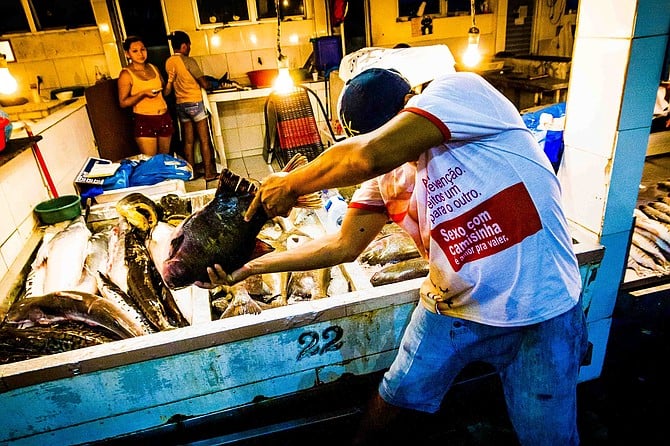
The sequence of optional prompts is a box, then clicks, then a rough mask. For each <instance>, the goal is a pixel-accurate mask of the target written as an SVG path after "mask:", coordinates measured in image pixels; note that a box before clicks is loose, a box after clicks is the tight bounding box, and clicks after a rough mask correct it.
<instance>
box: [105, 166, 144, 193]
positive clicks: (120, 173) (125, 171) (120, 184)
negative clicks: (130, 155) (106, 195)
mask: <svg viewBox="0 0 670 446" xmlns="http://www.w3.org/2000/svg"><path fill="white" fill-rule="evenodd" d="M120 164H121V166H119V168H118V169H116V172H115V173H114V175H112V176H110V177H106V178H105V180H104V181H103V183H102V188H103V190H113V189H122V188H124V187H130V175H131V173H132V172H133V168H134V166H136V165H137V164H138V162H137V161H131V160H127V159H124V160H121V161H120Z"/></svg>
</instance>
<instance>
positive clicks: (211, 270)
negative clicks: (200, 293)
mask: <svg viewBox="0 0 670 446" xmlns="http://www.w3.org/2000/svg"><path fill="white" fill-rule="evenodd" d="M207 275H208V276H209V282H200V281H196V282H194V283H193V285H195V286H197V287H199V288H206V289H212V288H216V287H217V286H220V285H233V284H236V283H237V282H241V281H242V280H244V279H246V278H247V277H249V276H251V269H250V268H249V267H248V266H247V265H243V266H242V267H241V268H240V269H237V270H235V271H233V272H232V274H226V272H225V271H224V270H223V268H222V267H221V265H219V264H218V263H217V264H215V265H214V266H208V267H207Z"/></svg>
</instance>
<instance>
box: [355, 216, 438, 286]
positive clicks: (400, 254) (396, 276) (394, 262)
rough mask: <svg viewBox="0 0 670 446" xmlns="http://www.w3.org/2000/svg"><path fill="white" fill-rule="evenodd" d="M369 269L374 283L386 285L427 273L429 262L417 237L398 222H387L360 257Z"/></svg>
mask: <svg viewBox="0 0 670 446" xmlns="http://www.w3.org/2000/svg"><path fill="white" fill-rule="evenodd" d="M358 261H359V263H360V264H362V265H364V267H365V269H366V270H368V271H369V272H370V275H371V277H370V283H371V284H372V285H373V286H381V285H387V284H389V283H396V282H401V281H403V280H409V279H414V278H417V277H425V276H427V275H428V261H427V260H426V259H424V258H422V257H421V253H420V252H419V250H418V248H417V247H416V244H415V243H414V240H412V238H411V237H410V236H409V234H407V233H406V232H405V231H404V230H403V229H402V228H400V227H399V226H398V225H396V224H395V223H388V224H387V225H386V226H385V227H384V229H383V230H382V231H381V232H380V234H379V235H378V236H377V238H376V239H375V240H374V241H372V243H370V245H368V247H367V248H366V249H365V251H363V252H362V253H361V255H360V256H359V257H358Z"/></svg>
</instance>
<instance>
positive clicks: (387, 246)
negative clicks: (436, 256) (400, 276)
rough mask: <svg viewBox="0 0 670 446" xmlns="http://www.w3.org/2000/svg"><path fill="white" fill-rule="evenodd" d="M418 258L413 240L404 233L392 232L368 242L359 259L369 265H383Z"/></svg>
mask: <svg viewBox="0 0 670 446" xmlns="http://www.w3.org/2000/svg"><path fill="white" fill-rule="evenodd" d="M420 256H421V254H420V253H419V250H418V248H417V247H416V244H415V243H414V240H412V238H411V237H410V236H409V235H408V234H407V233H406V232H393V233H390V234H388V235H384V236H382V237H379V238H376V239H375V240H373V241H372V242H370V244H369V245H368V246H367V248H365V250H364V251H363V252H362V253H361V255H360V256H359V259H360V261H361V262H365V263H367V264H369V265H385V264H387V263H392V262H400V261H402V260H409V259H413V258H416V257H420Z"/></svg>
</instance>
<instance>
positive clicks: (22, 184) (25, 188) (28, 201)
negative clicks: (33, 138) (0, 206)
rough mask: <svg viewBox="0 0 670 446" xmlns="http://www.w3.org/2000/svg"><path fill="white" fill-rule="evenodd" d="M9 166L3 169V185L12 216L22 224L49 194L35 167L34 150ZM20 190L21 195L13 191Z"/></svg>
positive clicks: (19, 157) (17, 158) (24, 153)
mask: <svg viewBox="0 0 670 446" xmlns="http://www.w3.org/2000/svg"><path fill="white" fill-rule="evenodd" d="M7 167H8V168H6V169H4V170H3V180H2V187H3V190H4V191H5V199H6V200H7V205H8V206H9V209H10V210H11V218H12V219H13V221H14V222H15V223H16V224H20V222H22V221H24V220H25V219H26V218H27V217H29V216H31V215H32V214H33V208H34V207H35V206H36V205H37V204H38V203H40V202H41V201H43V200H46V199H47V198H49V196H48V194H47V191H46V189H45V187H44V184H43V183H42V178H41V176H40V174H39V172H38V171H37V169H35V159H34V157H33V153H32V151H30V150H27V151H25V152H23V153H21V155H19V156H18V157H16V158H14V159H13V160H12V161H11V164H10V165H9V166H7ZM19 190H20V191H21V194H20V195H19V194H15V193H12V192H11V191H19ZM8 191H9V192H8Z"/></svg>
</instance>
